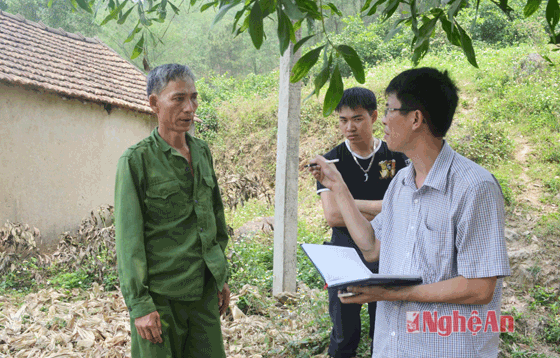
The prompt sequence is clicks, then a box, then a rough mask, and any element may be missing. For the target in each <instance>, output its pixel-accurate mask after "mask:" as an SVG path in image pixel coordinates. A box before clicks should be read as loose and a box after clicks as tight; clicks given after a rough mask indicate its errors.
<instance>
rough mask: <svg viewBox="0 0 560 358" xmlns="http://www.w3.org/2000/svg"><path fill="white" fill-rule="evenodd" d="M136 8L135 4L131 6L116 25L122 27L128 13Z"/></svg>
mask: <svg viewBox="0 0 560 358" xmlns="http://www.w3.org/2000/svg"><path fill="white" fill-rule="evenodd" d="M135 6H136V4H134V5H132V6H131V7H130V9H128V10H127V11H126V12H125V13H124V14H123V15H122V16H121V17H120V18H119V20H118V21H117V24H119V25H122V24H124V22H125V21H126V19H127V18H128V15H130V12H131V11H132V10H133V9H134V7H135Z"/></svg>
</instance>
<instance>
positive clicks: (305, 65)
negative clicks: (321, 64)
mask: <svg viewBox="0 0 560 358" xmlns="http://www.w3.org/2000/svg"><path fill="white" fill-rule="evenodd" d="M323 47H325V45H323V46H320V47H317V48H315V49H313V50H311V51H309V52H308V53H306V54H305V55H303V56H301V58H300V59H299V60H298V61H297V62H296V63H295V64H294V67H292V76H291V77H290V82H292V83H296V82H298V81H299V80H301V79H302V78H303V77H304V76H305V75H306V74H307V73H308V72H309V70H310V69H311V67H313V66H314V65H315V64H316V63H317V60H318V59H319V55H320V54H321V51H322V50H323Z"/></svg>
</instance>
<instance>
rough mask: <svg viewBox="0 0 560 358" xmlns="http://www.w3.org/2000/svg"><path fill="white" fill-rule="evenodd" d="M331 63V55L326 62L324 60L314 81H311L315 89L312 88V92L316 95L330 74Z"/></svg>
mask: <svg viewBox="0 0 560 358" xmlns="http://www.w3.org/2000/svg"><path fill="white" fill-rule="evenodd" d="M325 53H326V51H325ZM331 63H332V55H331V56H330V57H329V61H328V62H327V61H325V66H323V69H322V70H321V71H320V72H319V74H318V75H317V77H315V81H313V83H314V84H315V89H314V90H313V93H315V94H316V95H317V96H319V92H321V88H323V86H324V85H325V83H327V81H328V80H329V76H330V74H331Z"/></svg>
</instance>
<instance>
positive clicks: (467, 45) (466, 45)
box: [455, 23, 478, 68]
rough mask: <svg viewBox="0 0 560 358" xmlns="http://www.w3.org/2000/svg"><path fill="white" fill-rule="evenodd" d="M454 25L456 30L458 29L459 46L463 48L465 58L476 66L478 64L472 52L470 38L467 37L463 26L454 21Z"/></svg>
mask: <svg viewBox="0 0 560 358" xmlns="http://www.w3.org/2000/svg"><path fill="white" fill-rule="evenodd" d="M455 26H456V27H457V30H459V34H461V48H462V49H463V52H464V53H465V55H466V56H467V60H468V61H469V62H470V64H471V65H473V66H474V67H476V68H478V64H477V63H476V55H475V53H474V48H473V45H472V41H471V38H470V37H469V35H467V33H466V32H465V30H463V28H462V27H461V26H460V25H459V24H458V23H455Z"/></svg>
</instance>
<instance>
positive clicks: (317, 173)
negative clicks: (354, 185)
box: [306, 155, 346, 190]
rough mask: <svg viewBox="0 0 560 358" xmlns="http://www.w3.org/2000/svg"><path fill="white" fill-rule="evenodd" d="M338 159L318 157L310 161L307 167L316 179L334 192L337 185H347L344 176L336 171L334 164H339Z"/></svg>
mask: <svg viewBox="0 0 560 358" xmlns="http://www.w3.org/2000/svg"><path fill="white" fill-rule="evenodd" d="M338 161H339V160H338V159H332V160H326V159H325V158H324V157H322V156H320V155H318V156H316V157H315V158H314V159H312V160H310V161H309V164H308V165H306V167H307V170H308V171H309V172H310V173H311V174H313V176H314V177H315V179H317V180H318V181H319V182H320V183H321V184H323V185H324V186H325V187H326V188H329V189H330V190H333V188H334V186H335V185H337V184H338V185H346V184H345V183H344V179H342V175H340V173H339V172H338V170H337V169H336V166H335V165H333V163H337V162H338Z"/></svg>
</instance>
